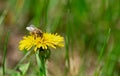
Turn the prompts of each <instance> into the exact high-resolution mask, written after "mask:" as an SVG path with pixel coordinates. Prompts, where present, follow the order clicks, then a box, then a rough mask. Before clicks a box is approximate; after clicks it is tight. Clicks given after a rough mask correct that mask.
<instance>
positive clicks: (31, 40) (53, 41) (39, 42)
mask: <svg viewBox="0 0 120 76" xmlns="http://www.w3.org/2000/svg"><path fill="white" fill-rule="evenodd" d="M63 42H64V38H63V37H61V36H60V35H58V34H50V33H43V36H42V37H40V36H35V35H32V34H30V35H29V36H25V37H23V40H21V41H20V42H19V49H20V50H24V49H26V50H30V49H31V48H32V47H34V51H37V49H39V48H42V49H47V48H48V47H52V48H56V46H60V47H63V46H64V44H63Z"/></svg>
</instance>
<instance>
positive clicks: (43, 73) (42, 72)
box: [39, 51, 46, 76]
mask: <svg viewBox="0 0 120 76" xmlns="http://www.w3.org/2000/svg"><path fill="white" fill-rule="evenodd" d="M40 53H41V51H40ZM40 53H39V59H40V62H41V66H40V76H46V67H45V62H46V59H45V57H44V56H43V55H41V54H40Z"/></svg>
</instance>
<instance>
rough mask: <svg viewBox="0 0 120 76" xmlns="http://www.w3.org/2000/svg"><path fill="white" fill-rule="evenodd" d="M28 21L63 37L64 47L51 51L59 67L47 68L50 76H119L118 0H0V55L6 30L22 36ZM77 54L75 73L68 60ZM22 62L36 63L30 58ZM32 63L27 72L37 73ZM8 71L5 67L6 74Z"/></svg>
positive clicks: (35, 74) (25, 32) (119, 25)
mask: <svg viewBox="0 0 120 76" xmlns="http://www.w3.org/2000/svg"><path fill="white" fill-rule="evenodd" d="M30 24H34V25H35V26H36V27H38V28H40V29H41V30H43V31H44V32H51V33H56V32H57V33H58V34H60V35H62V36H64V39H65V47H64V48H62V49H61V48H58V49H56V50H57V51H56V50H55V51H52V52H53V53H52V54H51V60H50V61H53V62H52V63H53V64H54V65H59V67H57V66H53V67H52V68H49V69H48V70H49V71H48V73H50V74H49V75H50V76H120V0H0V53H1V54H0V55H1V56H4V55H5V54H4V55H3V51H6V50H5V48H4V47H5V46H7V44H6V39H7V38H9V37H8V36H7V33H8V32H9V31H10V35H12V34H14V33H15V32H17V35H20V36H21V35H22V36H23V35H25V34H28V31H26V29H25V27H26V26H29V25H30ZM8 30H9V31H8ZM6 37H7V38H6ZM16 37H17V36H16ZM8 40H9V39H8ZM15 44H16V45H17V44H18V43H15ZM6 49H7V51H9V47H8V48H7V47H6ZM52 50H54V49H52ZM16 51H19V50H18V49H17V50H16ZM74 53H77V54H74ZM77 57H78V60H77V61H76V62H75V63H76V66H75V69H76V67H78V65H80V66H79V69H77V73H76V72H75V74H74V71H71V67H72V65H73V64H72V63H71V62H74V58H75V59H76V58H77ZM71 58H72V59H73V61H72V60H71ZM2 60H3V59H1V60H0V61H1V62H2ZM89 60H90V61H89ZM78 61H80V62H81V63H79V62H78ZM25 62H31V63H35V61H34V60H30V59H29V58H28V59H26V60H25ZM77 62H78V64H77ZM6 63H7V62H6ZM52 63H51V64H52ZM21 64H22V63H21ZM6 65H7V64H6ZM8 65H9V64H8ZM34 66H35V65H34V64H30V66H29V71H28V72H27V73H26V75H28V76H30V75H31V76H39V75H38V69H37V66H36V67H34ZM92 66H93V67H92ZM0 67H1V70H0V75H2V67H3V65H2V64H1V66H0ZM14 67H15V66H14ZM56 68H57V69H58V72H55V70H56ZM54 69H55V70H54ZM59 69H60V70H59ZM61 69H63V70H61ZM11 70H12V69H10V68H8V67H7V66H6V72H7V74H10V71H11ZM31 70H33V71H31ZM51 70H52V73H51ZM91 70H92V74H90V72H91ZM61 73H63V74H61ZM10 75H11V76H12V74H10ZM15 76H17V75H15ZM18 76H19V75H18Z"/></svg>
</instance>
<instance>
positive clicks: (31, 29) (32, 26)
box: [26, 25, 35, 32]
mask: <svg viewBox="0 0 120 76" xmlns="http://www.w3.org/2000/svg"><path fill="white" fill-rule="evenodd" d="M26 29H27V30H28V31H31V32H32V31H34V30H35V26H34V25H30V26H28V27H26Z"/></svg>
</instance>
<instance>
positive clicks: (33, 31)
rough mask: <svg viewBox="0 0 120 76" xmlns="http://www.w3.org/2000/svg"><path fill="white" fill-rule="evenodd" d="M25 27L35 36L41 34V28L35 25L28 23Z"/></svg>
mask: <svg viewBox="0 0 120 76" xmlns="http://www.w3.org/2000/svg"><path fill="white" fill-rule="evenodd" d="M26 29H27V30H28V31H29V32H30V33H31V34H32V35H35V36H40V37H42V36H43V33H42V30H40V29H38V28H37V27H35V26H34V25H30V26H29V27H26Z"/></svg>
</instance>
